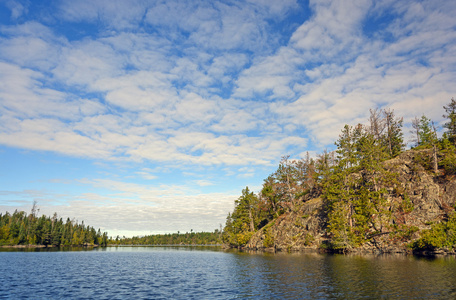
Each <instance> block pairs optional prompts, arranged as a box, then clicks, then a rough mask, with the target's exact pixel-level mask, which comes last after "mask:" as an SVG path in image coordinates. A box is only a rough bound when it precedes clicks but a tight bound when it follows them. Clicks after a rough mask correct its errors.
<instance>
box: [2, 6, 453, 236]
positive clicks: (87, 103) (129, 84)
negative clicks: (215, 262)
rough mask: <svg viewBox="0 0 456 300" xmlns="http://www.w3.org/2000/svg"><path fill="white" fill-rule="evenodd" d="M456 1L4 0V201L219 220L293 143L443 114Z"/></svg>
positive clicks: (88, 216)
mask: <svg viewBox="0 0 456 300" xmlns="http://www.w3.org/2000/svg"><path fill="white" fill-rule="evenodd" d="M455 15H456V2H454V1H446V0H432V1H397V0H395V1H390V0H384V1H368V0H350V1H325V0H321V1H294V0H283V1H275V0H248V1H196V0H195V1H172V0H167V1H143V0H137V1H120V0H119V1H117V0H109V1H108V0H106V1H94V0H72V1H58V0H55V1H14V0H2V1H0V164H1V168H0V212H5V211H9V212H13V211H14V210H15V209H19V210H25V211H30V209H31V206H32V203H33V201H34V200H36V201H37V202H38V207H39V208H40V212H41V213H44V214H46V215H52V214H53V213H54V212H57V213H58V215H59V216H61V217H63V218H65V219H66V218H67V217H70V218H75V220H78V221H79V222H81V221H84V222H85V224H89V225H91V226H94V227H96V228H101V229H102V230H106V231H108V233H109V234H110V235H112V236H115V235H117V234H119V235H126V236H132V235H143V234H151V233H166V232H177V231H180V232H187V231H188V232H189V231H190V230H191V229H193V230H194V231H212V230H214V229H216V228H217V229H218V228H219V226H220V224H222V225H223V224H224V222H225V219H226V215H227V213H228V212H230V211H231V210H232V209H233V206H234V200H235V199H236V198H238V197H239V195H240V193H241V190H242V189H243V188H244V187H245V186H249V187H250V189H251V190H253V191H255V192H257V191H259V190H260V188H261V185H262V182H263V179H264V178H266V177H267V176H268V175H269V174H270V173H272V172H273V171H274V170H275V169H276V168H277V165H278V162H279V161H280V158H281V157H282V156H284V155H290V156H291V157H292V158H300V157H303V156H304V154H305V153H306V152H307V151H309V153H310V154H311V155H315V154H316V153H319V152H321V151H323V150H324V149H333V147H334V146H333V145H334V141H335V140H336V139H337V137H338V135H339V133H340V130H341V129H342V128H343V126H344V124H351V125H354V124H357V123H366V122H367V119H368V115H369V109H370V108H376V107H379V108H392V109H394V111H395V113H396V115H397V116H402V117H404V121H405V125H406V127H405V128H404V133H405V134H406V139H408V138H409V128H408V127H409V126H410V123H411V120H412V119H413V118H414V117H415V116H421V115H423V114H425V115H426V116H427V117H428V118H431V119H432V120H433V121H434V122H435V123H436V124H437V125H438V126H440V128H441V126H442V124H443V119H442V114H443V113H444V111H443V108H442V106H443V105H445V104H447V103H448V102H449V101H450V99H451V97H454V96H456V84H455V82H456V18H455V17H454V16H455Z"/></svg>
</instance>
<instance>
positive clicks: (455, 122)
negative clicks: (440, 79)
mask: <svg viewBox="0 0 456 300" xmlns="http://www.w3.org/2000/svg"><path fill="white" fill-rule="evenodd" d="M443 108H444V109H445V112H446V114H444V115H443V117H444V118H446V119H448V121H447V122H446V123H445V124H444V125H443V126H444V127H445V128H446V129H447V131H446V134H447V136H448V139H449V140H450V141H451V142H452V143H453V145H455V146H456V101H455V100H454V98H451V102H450V103H449V104H448V106H443Z"/></svg>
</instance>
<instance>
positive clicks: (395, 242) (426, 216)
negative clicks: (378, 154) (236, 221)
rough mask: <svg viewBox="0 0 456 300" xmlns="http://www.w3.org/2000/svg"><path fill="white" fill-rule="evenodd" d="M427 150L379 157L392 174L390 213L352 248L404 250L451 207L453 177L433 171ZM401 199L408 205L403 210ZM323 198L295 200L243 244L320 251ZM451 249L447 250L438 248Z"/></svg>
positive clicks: (455, 187) (325, 238)
mask: <svg viewBox="0 0 456 300" xmlns="http://www.w3.org/2000/svg"><path fill="white" fill-rule="evenodd" d="M429 151H431V150H420V151H417V150H410V151H407V152H405V153H402V154H401V155H399V156H398V157H396V158H394V159H391V160H389V161H386V162H385V167H386V169H387V170H389V171H391V172H394V173H395V174H396V178H397V181H396V182H395V184H391V186H387V187H386V188H387V189H388V190H391V191H393V190H394V193H393V192H392V193H391V195H392V196H391V197H389V199H388V210H389V211H390V212H391V217H390V218H389V224H387V226H386V229H385V231H384V232H381V233H378V234H376V235H373V236H371V237H369V239H368V240H367V241H366V242H365V243H363V244H362V245H361V246H359V247H358V248H356V249H350V251H355V252H409V251H411V250H410V248H409V247H407V245H409V244H410V243H411V242H412V241H414V240H416V239H418V238H420V236H421V234H422V232H423V230H426V229H430V228H431V226H432V225H433V224H438V223H440V222H443V221H445V220H446V218H448V215H449V214H451V213H452V212H453V211H454V207H455V204H456V203H455V202H456V178H455V176H454V175H444V174H443V172H440V170H439V172H437V173H434V172H433V171H431V170H430V168H429V167H428V165H429V164H428V163H427V160H426V158H427V157H430V155H429V154H430V153H429ZM404 199H407V203H406V204H407V205H408V209H404ZM324 205H325V202H324V201H323V199H322V198H321V197H320V198H314V199H311V200H308V201H305V202H303V203H302V204H301V205H298V206H297V207H296V208H295V209H294V210H293V211H290V212H288V213H286V214H283V215H281V216H280V217H278V218H277V219H275V220H273V221H271V222H270V223H269V224H267V225H266V226H264V227H263V228H261V229H260V230H259V231H257V232H256V233H255V234H254V235H253V236H252V238H251V239H250V241H249V242H248V244H247V245H246V248H247V249H254V250H267V251H303V250H306V249H314V250H318V249H319V250H324V249H326V248H327V245H328V243H329V241H330V238H331V237H330V234H329V233H328V228H327V217H326V215H325V207H324ZM438 251H440V252H442V251H443V252H448V253H455V251H454V250H453V249H448V248H447V249H438Z"/></svg>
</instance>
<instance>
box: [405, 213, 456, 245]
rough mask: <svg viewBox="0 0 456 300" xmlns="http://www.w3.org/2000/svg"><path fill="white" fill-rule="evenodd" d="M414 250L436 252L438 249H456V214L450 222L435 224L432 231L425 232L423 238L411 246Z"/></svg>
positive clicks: (450, 217) (453, 214) (422, 234)
mask: <svg viewBox="0 0 456 300" xmlns="http://www.w3.org/2000/svg"><path fill="white" fill-rule="evenodd" d="M410 246H411V248H412V249H414V250H418V251H422V250H431V251H432V250H435V249H437V248H442V247H449V248H456V213H455V212H452V213H451V215H450V216H449V218H448V221H446V222H445V221H444V222H441V223H438V224H433V225H432V227H431V229H428V230H423V231H422V232H421V238H419V239H418V240H416V241H414V242H413V243H411V244H410Z"/></svg>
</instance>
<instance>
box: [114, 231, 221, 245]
mask: <svg viewBox="0 0 456 300" xmlns="http://www.w3.org/2000/svg"><path fill="white" fill-rule="evenodd" d="M221 243H222V239H221V232H220V231H219V230H218V229H215V230H214V232H193V230H192V231H190V233H188V232H186V233H180V232H178V233H168V234H154V235H146V236H142V237H140V236H135V237H131V238H128V237H122V238H121V237H119V236H117V237H116V238H115V239H113V238H111V239H110V240H109V241H108V244H110V245H220V244H221Z"/></svg>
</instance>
